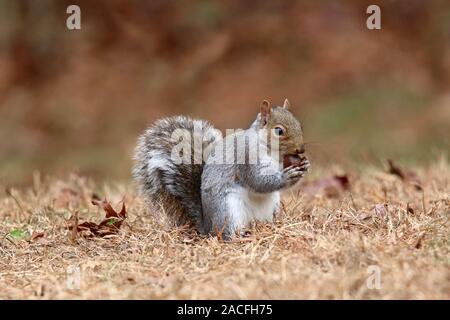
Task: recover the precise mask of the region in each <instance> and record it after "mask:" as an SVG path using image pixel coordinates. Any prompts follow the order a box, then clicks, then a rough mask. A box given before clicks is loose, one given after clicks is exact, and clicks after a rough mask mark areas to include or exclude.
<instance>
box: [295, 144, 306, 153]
mask: <svg viewBox="0 0 450 320" xmlns="http://www.w3.org/2000/svg"><path fill="white" fill-rule="evenodd" d="M295 152H296V153H298V154H303V153H305V145H304V144H302V146H301V147H300V149H295Z"/></svg>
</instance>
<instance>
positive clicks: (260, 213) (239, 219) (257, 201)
mask: <svg viewBox="0 0 450 320" xmlns="http://www.w3.org/2000/svg"><path fill="white" fill-rule="evenodd" d="M279 204H280V193H279V192H278V191H276V192H272V193H265V194H260V193H254V192H251V191H248V190H246V189H244V188H242V187H238V188H237V189H236V190H234V191H233V192H230V193H229V195H228V197H227V207H228V216H229V223H230V225H231V227H232V229H234V230H239V229H243V228H245V227H247V226H248V225H249V224H250V223H251V222H253V221H254V220H258V221H270V222H271V221H273V215H274V213H275V211H276V210H277V209H278V207H279Z"/></svg>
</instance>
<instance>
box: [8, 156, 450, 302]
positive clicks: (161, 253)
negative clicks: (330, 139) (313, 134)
mask: <svg viewBox="0 0 450 320" xmlns="http://www.w3.org/2000/svg"><path fill="white" fill-rule="evenodd" d="M409 169H410V170H413V171H414V172H415V173H417V176H418V179H419V180H420V182H419V183H420V185H421V187H422V188H423V192H422V191H420V190H417V187H415V186H414V185H413V184H411V183H409V182H407V181H402V180H401V179H400V178H399V177H398V176H395V175H392V174H389V173H387V172H386V171H385V169H382V168H375V167H367V168H364V169H363V170H359V171H357V172H349V173H348V178H349V180H350V184H349V187H350V188H349V190H347V191H345V190H341V188H340V185H339V184H333V183H330V182H329V181H328V182H327V181H326V180H324V179H323V177H326V176H330V175H331V174H333V173H335V172H337V168H336V169H334V170H328V171H327V172H323V171H321V170H320V169H319V168H316V169H315V172H313V175H312V176H311V177H309V179H310V181H313V180H315V181H316V182H315V184H311V182H310V184H308V185H306V186H305V189H306V190H307V191H308V192H300V193H298V194H297V192H295V193H294V192H293V193H291V194H290V195H287V197H286V198H285V200H284V210H283V211H282V212H281V213H280V214H279V215H278V217H277V221H276V223H275V224H274V225H269V224H260V225H257V226H256V227H255V228H254V229H252V230H251V234H250V235H249V236H248V237H245V238H239V239H236V240H235V241H233V242H231V243H224V242H222V241H220V240H218V239H216V238H212V237H200V236H198V235H197V234H195V232H193V231H191V230H189V229H187V228H169V227H167V225H166V224H165V223H164V221H163V220H158V219H155V218H153V217H152V216H151V215H149V214H147V213H146V212H145V207H144V205H143V203H142V201H141V200H140V199H139V198H138V197H136V194H135V191H134V188H133V187H132V186H131V185H105V186H99V185H95V183H94V182H92V181H90V180H89V179H86V178H83V177H78V176H75V175H74V176H71V177H69V178H67V179H65V180H57V179H52V178H41V177H39V175H36V176H35V179H34V183H33V185H32V186H30V187H29V188H27V189H22V190H15V189H7V188H5V187H4V186H2V187H1V188H3V190H0V220H1V224H0V257H1V259H0V287H1V288H2V289H1V290H0V298H4V299H12V298H25V299H29V298H32V299H59V298H69V299H70V298H81V299H87V298H94V299H97V298H105V299H110V298H125V299H136V298H137V299H149V298H150V299H153V298H162V299H166V298H263V299H266V298H273V299H292V298H308V299H309V298H324V299H359V298H369V299H371V298H382V299H393V298H407V299H417V298H425V299H432V298H444V299H450V268H449V263H450V255H449V248H450V247H449V234H450V232H449V231H450V230H449V227H450V223H449V212H450V198H449V190H450V189H449V178H450V165H449V163H448V162H447V161H446V160H444V159H441V160H438V161H436V162H435V163H434V164H433V165H430V166H427V167H418V168H409ZM93 194H97V195H99V196H101V197H103V196H106V197H107V198H108V200H110V202H111V203H112V204H113V205H114V207H116V208H120V204H119V202H120V200H121V199H122V198H123V197H125V203H126V205H127V211H128V217H127V219H126V220H125V222H124V223H123V225H122V226H121V229H120V231H119V233H118V234H117V235H110V236H107V237H85V236H83V234H74V233H73V232H72V231H69V230H68V229H67V226H68V225H70V224H73V220H70V219H69V218H70V217H71V216H73V215H74V214H75V213H76V212H78V216H79V220H80V223H81V221H94V222H97V223H98V222H100V221H101V220H102V218H103V217H104V213H103V212H102V210H101V209H100V208H98V207H96V206H94V205H92V204H91V199H92V195H93ZM374 270H375V271H374ZM377 271H380V273H379V275H380V278H379V279H380V288H379V289H376V288H375V289H371V288H373V286H372V287H371V284H372V285H373V284H376V281H375V282H374V281H372V280H373V279H375V278H374V272H375V273H376V272H377ZM77 279H79V280H80V281H79V282H78V281H77ZM368 282H369V286H368Z"/></svg>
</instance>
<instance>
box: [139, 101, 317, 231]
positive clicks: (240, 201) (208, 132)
mask: <svg viewBox="0 0 450 320" xmlns="http://www.w3.org/2000/svg"><path fill="white" fill-rule="evenodd" d="M289 108H290V104H289V101H288V100H287V99H286V100H285V101H284V104H283V106H275V107H270V104H269V103H268V102H267V101H266V100H264V101H263V102H262V104H261V106H260V112H259V113H258V115H257V117H256V119H255V120H254V122H253V123H252V124H251V126H250V127H249V128H248V129H246V130H240V131H237V132H234V133H233V134H230V135H227V136H226V137H225V138H223V137H222V134H221V131H219V130H218V129H215V128H214V127H213V126H212V125H211V124H210V123H209V122H208V121H205V120H194V119H191V118H189V117H185V116H175V117H168V118H163V119H159V120H157V121H156V122H155V123H154V124H152V125H151V126H150V127H149V128H147V130H146V131H145V132H144V133H143V134H142V135H141V136H140V137H139V138H138V142H137V146H136V149H135V156H134V160H135V166H134V168H133V176H134V179H135V181H136V182H137V184H138V186H139V191H140V193H141V194H142V195H143V197H144V198H145V199H146V200H147V201H148V203H149V204H150V205H153V206H154V205H155V204H156V205H159V206H160V208H162V209H163V211H164V213H165V214H167V215H169V216H171V217H172V218H173V221H174V222H175V223H176V224H178V225H180V224H185V223H194V224H195V226H196V229H197V230H198V231H199V232H200V233H201V234H212V235H221V237H222V238H223V239H226V240H229V239H231V238H232V237H233V236H234V235H236V234H244V233H245V229H246V228H247V227H248V226H249V225H250V224H251V223H252V222H253V221H255V220H258V221H269V222H271V221H273V217H274V215H275V213H276V212H278V210H279V209H280V204H281V199H280V191H282V190H285V189H288V188H290V187H292V186H293V185H295V184H296V183H297V182H299V181H300V180H301V178H303V177H304V175H305V174H306V172H307V171H308V169H309V168H310V162H309V160H308V159H307V158H306V157H305V156H304V153H305V145H304V142H303V130H302V126H301V124H300V122H299V121H298V120H297V119H296V118H295V117H294V115H293V114H292V113H291V112H290V110H289ZM174 133H177V134H174ZM192 137H194V139H193V141H192ZM180 138H181V140H182V141H181V142H180V141H179V140H180ZM274 141H275V142H274ZM239 142H241V143H240V144H239ZM242 148H245V150H242ZM180 149H181V151H182V154H183V155H182V159H180V154H181V153H180ZM254 150H257V152H258V153H257V157H256V158H257V159H256V161H255V156H254V153H253V154H252V151H254ZM237 158H239V159H237ZM180 160H182V161H180Z"/></svg>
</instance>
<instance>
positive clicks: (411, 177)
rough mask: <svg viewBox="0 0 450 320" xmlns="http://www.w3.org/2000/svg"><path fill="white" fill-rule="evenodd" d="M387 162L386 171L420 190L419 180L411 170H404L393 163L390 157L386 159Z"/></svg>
mask: <svg viewBox="0 0 450 320" xmlns="http://www.w3.org/2000/svg"><path fill="white" fill-rule="evenodd" d="M387 163H388V173H390V174H393V175H395V176H397V177H399V178H400V180H402V181H404V182H406V183H410V184H411V185H413V186H414V188H415V189H416V190H418V191H422V190H423V188H422V183H421V182H420V180H419V178H418V177H417V175H416V174H415V173H414V172H412V171H406V170H404V169H402V168H400V167H399V166H398V165H396V164H395V163H394V161H392V160H391V159H388V160H387Z"/></svg>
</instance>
